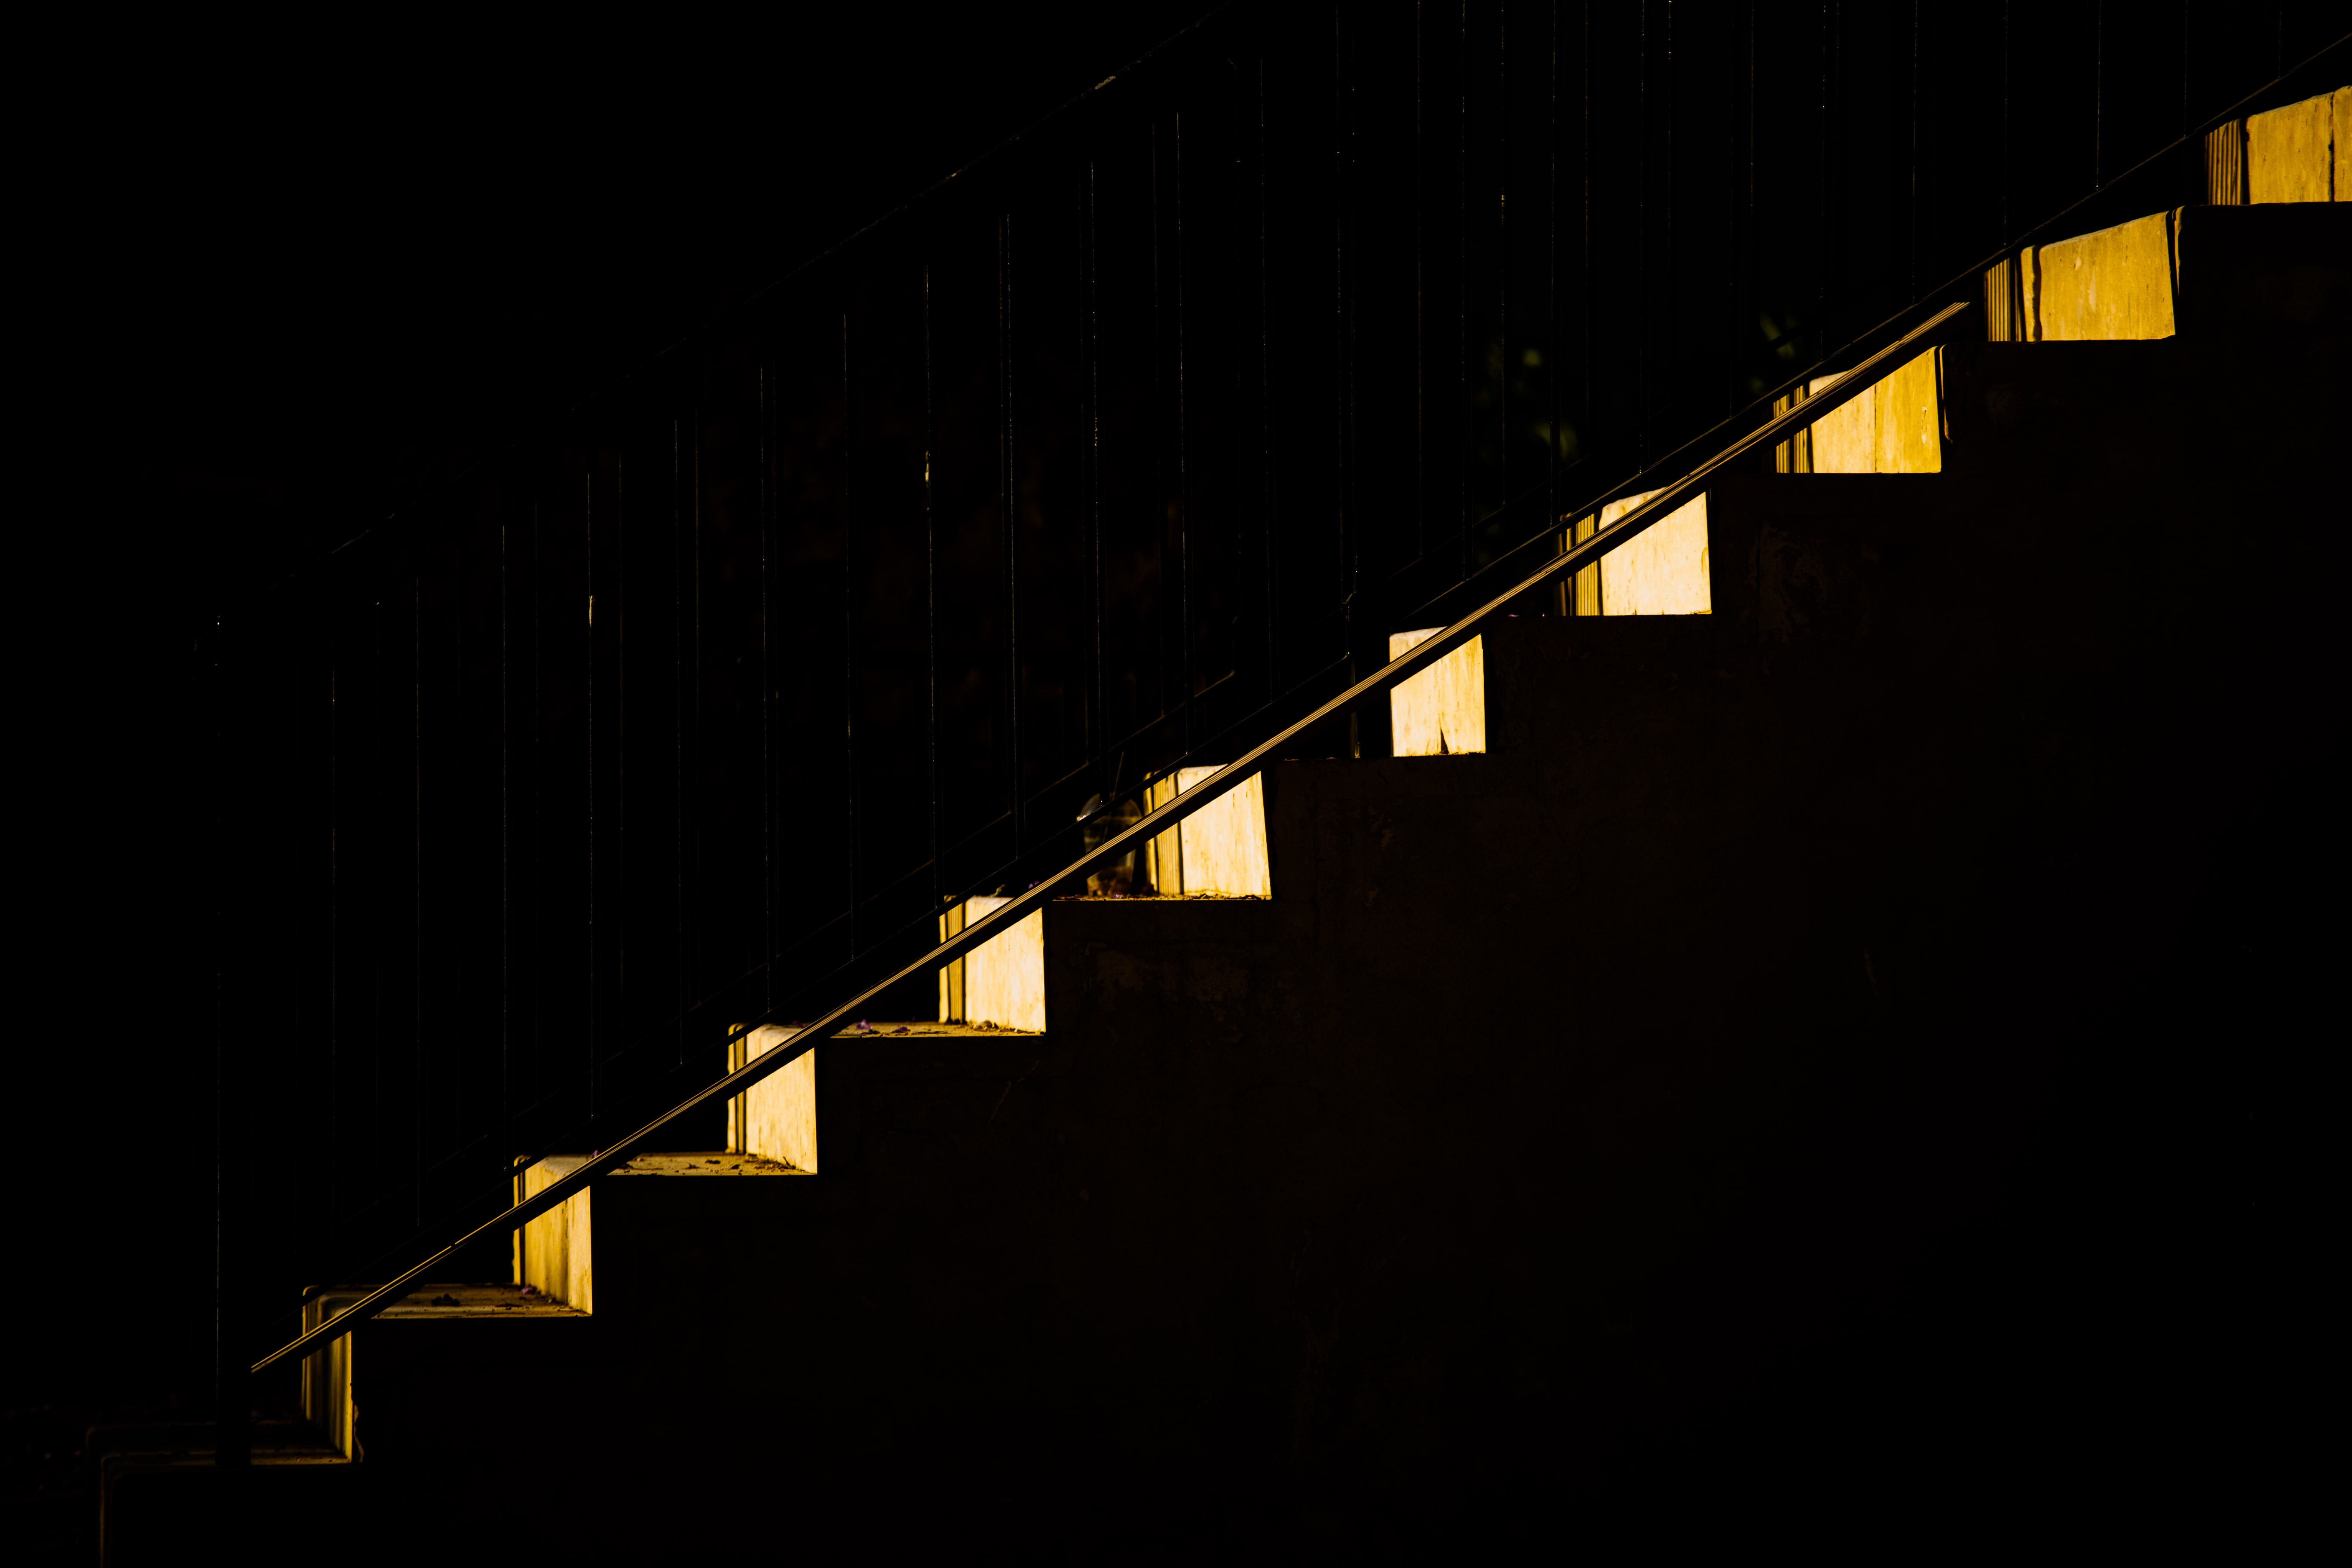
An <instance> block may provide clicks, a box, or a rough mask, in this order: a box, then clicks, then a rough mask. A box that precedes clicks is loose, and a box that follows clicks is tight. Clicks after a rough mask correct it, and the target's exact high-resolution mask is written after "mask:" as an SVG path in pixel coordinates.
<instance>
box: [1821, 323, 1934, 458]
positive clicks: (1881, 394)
mask: <svg viewBox="0 0 2352 1568" xmlns="http://www.w3.org/2000/svg"><path fill="white" fill-rule="evenodd" d="M1941 382H1942V376H1941V374H1939V369H1938V362H1937V357H1936V351H1934V350H1932V349H1931V350H1929V351H1928V352H1927V353H1923V354H1921V355H1919V356H1918V357H1917V358H1916V359H1914V360H1912V361H1911V362H1910V363H1907V364H1905V365H1903V366H1901V367H1899V368H1898V369H1896V370H1895V371H1894V372H1893V373H1891V374H1887V375H1885V376H1883V377H1881V378H1880V379H1879V381H1878V382H1877V384H1875V385H1874V386H1872V387H1871V388H1870V389H1869V390H1868V391H1867V392H1865V393H1864V394H1863V395H1861V396H1860V397H1857V398H1855V399H1854V400H1853V402H1851V403H1849V404H1847V405H1845V406H1844V407H1843V408H1841V409H1838V410H1837V411H1836V412H1834V413H1832V414H1831V415H1830V416H1828V417H1826V418H1824V419H1822V420H1819V421H1817V422H1816V423H1815V424H1814V425H1813V426H1812V429H1811V442H1810V452H1811V470H1810V471H1811V472H1813V473H1816V474H1933V473H1939V472H1941V471H1942V469H1943V466H1944V441H1943V417H1942V414H1943V395H1942V391H1943V389H1942V385H1941ZM1828 384H1829V382H1828V381H1827V380H1822V381H1819V382H1816V383H1814V384H1813V388H1812V389H1813V390H1814V391H1815V392H1820V391H1821V390H1822V388H1824V387H1825V386H1827V385H1828Z"/></svg>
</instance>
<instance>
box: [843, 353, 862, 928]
mask: <svg viewBox="0 0 2352 1568" xmlns="http://www.w3.org/2000/svg"><path fill="white" fill-rule="evenodd" d="M853 368H854V363H853V361H852V358H851V342H850V314H849V311H848V310H843V311H842V313H841V387H842V400H843V416H842V447H843V450H844V452H845V456H846V461H845V464H844V472H843V475H842V524H843V526H842V535H841V758H842V768H841V783H842V824H843V826H844V827H845V829H846V830H847V834H848V842H849V932H848V936H849V956H851V957H853V958H854V957H856V954H857V952H858V951H859V948H860V943H859V941H858V939H859V936H860V934H861V933H860V931H859V930H858V906H859V902H860V900H859V892H860V889H859V887H858V869H859V862H860V858H861V855H862V850H861V848H860V846H859V842H858V821H857V613H856V596H857V524H858V516H857V508H858V502H859V500H860V494H859V487H858V483H857V441H858V436H859V428H858V423H859V411H858V406H857V395H856V385H857V382H856V376H855V375H854V374H852V371H853Z"/></svg>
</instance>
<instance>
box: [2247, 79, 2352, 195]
mask: <svg viewBox="0 0 2352 1568" xmlns="http://www.w3.org/2000/svg"><path fill="white" fill-rule="evenodd" d="M2348 99H2352V88H2346V89H2338V90H2336V91H2335V92H2332V93H2324V94H2322V95H2321V96H2319V97H2317V98H2306V99H2305V100H2303V101H2302V102H2301V103H2290V104H2288V105H2287V106H2286V107H2285V108H2284V109H2273V110H2271V111H2270V112H2269V113H2267V114H2255V115H2250V116H2249V117H2248V118H2247V120H2246V122H2245V125H2246V142H2245V160H2246V199H2247V200H2248V201H2250V202H2329V201H2344V200H2347V199H2352V192H2347V191H2346V190H2345V189H2344V188H2343V181H2342V179H2341V178H2340V176H2339V174H2338V171H2339V168H2340V166H2341V165H2342V163H2343V162H2344V138H2345V132H2346V130H2347V127H2346V125H2345V123H2344V117H2345V114H2346V113H2347V110H2352V102H2347V100H2348Z"/></svg>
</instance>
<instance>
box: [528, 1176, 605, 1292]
mask: <svg viewBox="0 0 2352 1568" xmlns="http://www.w3.org/2000/svg"><path fill="white" fill-rule="evenodd" d="M582 1158H583V1157H582V1156H581V1155H578V1154H551V1155H549V1156H548V1157H547V1158H546V1159H544V1160H541V1161H538V1162H536V1163H533V1164H531V1165H530V1166H528V1167H526V1168H525V1169H524V1171H523V1173H521V1174H520V1175H519V1176H517V1177H516V1178H515V1201H516V1202H517V1203H524V1202H527V1201H529V1200H530V1199H531V1198H535V1197H537V1196H539V1194H541V1193H543V1192H545V1191H546V1190H547V1189H548V1188H549V1187H551V1186H552V1185H554V1184H556V1183H557V1182H559V1181H561V1180H562V1179H563V1178H564V1177H565V1176H568V1175H570V1174H571V1173H572V1172H574V1171H576V1170H578V1169H579V1168H580V1166H581V1163H582ZM594 1195H595V1194H594V1192H593V1189H592V1190H590V1191H587V1192H582V1193H578V1194H573V1195H572V1197H570V1198H568V1199H566V1200H565V1201H564V1203H563V1205H562V1206H561V1207H558V1208H553V1209H550V1210H549V1211H548V1212H547V1213H545V1214H543V1215H540V1216H539V1217H538V1218H537V1219H535V1220H532V1221H531V1222H530V1223H529V1224H528V1225H526V1226H523V1227H522V1231H521V1237H522V1241H521V1245H520V1247H519V1248H518V1254H519V1256H517V1258H515V1282H516V1283H517V1284H519V1285H529V1286H531V1287H533V1288H534V1289H537V1290H538V1291H539V1293H540V1294H541V1295H542V1296H545V1297H547V1298H548V1299H549V1300H553V1301H562V1302H564V1303H566V1304H568V1305H571V1306H574V1307H577V1308H579V1309H580V1310H582V1311H583V1312H593V1311H594V1310H596V1307H595V1296H596V1269H595V1249H594V1247H593V1244H592V1243H591V1241H590V1239H589V1208H588V1205H589V1202H590V1200H591V1199H592V1198H593V1196H594Z"/></svg>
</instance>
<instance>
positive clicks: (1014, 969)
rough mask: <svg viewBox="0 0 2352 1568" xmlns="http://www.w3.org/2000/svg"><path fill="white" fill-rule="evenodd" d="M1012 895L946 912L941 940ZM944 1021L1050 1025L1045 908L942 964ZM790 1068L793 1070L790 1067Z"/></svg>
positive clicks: (984, 898) (1012, 1026) (1034, 1026)
mask: <svg viewBox="0 0 2352 1568" xmlns="http://www.w3.org/2000/svg"><path fill="white" fill-rule="evenodd" d="M1011 901H1012V900H1009V899H1003V898H997V897H993V896H982V897H977V898H971V899H967V900H964V901H963V902H962V903H961V904H958V905H957V906H956V907H955V908H953V909H951V910H949V911H948V912H947V913H945V914H943V915H941V916H940V941H941V942H945V941H946V940H947V939H948V938H950V937H951V936H954V935H955V934H957V933H958V932H959V931H962V930H963V929H964V927H965V926H966V925H967V924H968V923H970V922H971V921H978V920H982V919H984V918H985V917H987V916H988V915H990V914H992V913H994V912H995V911H996V910H1000V909H1003V907H1004V906H1005V905H1006V904H1007V903H1009V902H1011ZM940 1023H942V1024H994V1025H996V1026H998V1027H1000V1028H1006V1029H1038V1030H1042V1029H1044V1028H1045V910H1038V911H1036V912H1035V913H1034V914H1032V915H1030V916H1029V917H1027V918H1026V919H1024V920H1023V921H1018V922H1017V923H1015V924H1014V926H1013V929H1012V930H1011V931H1006V932H1005V933H1004V934H1003V935H1002V936H999V937H993V938H992V939H990V940H989V941H987V942H983V943H982V944H981V945H980V946H978V947H976V948H974V949H972V950H971V952H968V953H966V954H964V955H963V956H962V957H961V958H959V959H955V960H952V961H950V963H944V964H941V965H940ZM786 1070H787V1071H789V1070H791V1069H789V1068H788V1069H786Z"/></svg>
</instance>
